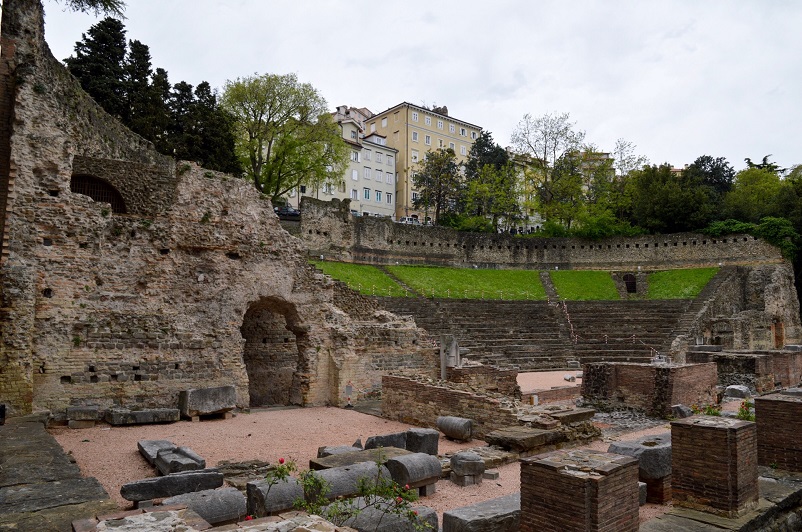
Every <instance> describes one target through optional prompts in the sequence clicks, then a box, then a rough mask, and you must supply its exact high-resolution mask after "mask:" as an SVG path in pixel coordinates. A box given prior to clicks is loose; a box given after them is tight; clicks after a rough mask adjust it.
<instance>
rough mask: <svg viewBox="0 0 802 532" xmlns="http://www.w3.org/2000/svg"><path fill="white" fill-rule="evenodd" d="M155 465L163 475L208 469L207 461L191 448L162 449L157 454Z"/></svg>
mask: <svg viewBox="0 0 802 532" xmlns="http://www.w3.org/2000/svg"><path fill="white" fill-rule="evenodd" d="M154 465H155V466H156V468H157V469H158V470H159V471H160V472H161V474H162V475H169V474H170V473H181V472H184V471H197V470H199V469H204V468H205V467H206V460H204V459H203V458H201V457H200V456H198V455H197V454H196V453H195V452H194V451H193V450H192V449H190V448H189V447H176V448H174V449H162V450H160V451H158V452H157V453H156V460H155V461H154Z"/></svg>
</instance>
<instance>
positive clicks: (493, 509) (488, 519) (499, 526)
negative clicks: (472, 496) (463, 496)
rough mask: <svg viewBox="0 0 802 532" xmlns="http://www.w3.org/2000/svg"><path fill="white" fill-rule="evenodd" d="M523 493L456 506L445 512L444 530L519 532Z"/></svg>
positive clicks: (460, 531) (445, 531)
mask: <svg viewBox="0 0 802 532" xmlns="http://www.w3.org/2000/svg"><path fill="white" fill-rule="evenodd" d="M520 521H521V494H520V493H514V494H512V495H506V496H504V497H499V498H497V499H490V500H489V501H484V502H480V503H477V504H472V505H470V506H463V507H461V508H455V509H454V510H449V511H447V512H444V513H443V532H518V527H519V526H520Z"/></svg>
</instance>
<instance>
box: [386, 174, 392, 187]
mask: <svg viewBox="0 0 802 532" xmlns="http://www.w3.org/2000/svg"><path fill="white" fill-rule="evenodd" d="M387 184H388V185H392V184H393V174H392V172H387Z"/></svg>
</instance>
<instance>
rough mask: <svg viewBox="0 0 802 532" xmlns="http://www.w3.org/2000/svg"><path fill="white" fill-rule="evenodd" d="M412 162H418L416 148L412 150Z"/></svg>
mask: <svg viewBox="0 0 802 532" xmlns="http://www.w3.org/2000/svg"><path fill="white" fill-rule="evenodd" d="M412 162H413V163H416V162H418V150H412Z"/></svg>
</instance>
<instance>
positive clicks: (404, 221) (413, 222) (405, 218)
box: [396, 216, 420, 225]
mask: <svg viewBox="0 0 802 532" xmlns="http://www.w3.org/2000/svg"><path fill="white" fill-rule="evenodd" d="M396 223H399V224H409V225H420V220H418V219H417V218H413V217H412V216H402V217H401V218H399V219H398V221H397V222H396Z"/></svg>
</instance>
